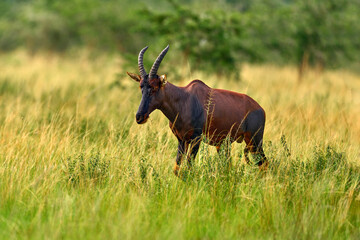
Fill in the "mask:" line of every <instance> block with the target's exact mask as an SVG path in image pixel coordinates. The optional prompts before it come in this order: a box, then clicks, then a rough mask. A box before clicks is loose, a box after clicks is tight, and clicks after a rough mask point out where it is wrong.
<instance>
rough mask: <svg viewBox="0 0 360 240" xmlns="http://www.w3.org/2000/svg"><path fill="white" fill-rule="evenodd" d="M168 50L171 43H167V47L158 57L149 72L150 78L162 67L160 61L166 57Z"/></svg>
mask: <svg viewBox="0 0 360 240" xmlns="http://www.w3.org/2000/svg"><path fill="white" fill-rule="evenodd" d="M168 50H169V45H167V47H166V48H165V49H164V50H162V52H161V53H160V54H159V56H158V57H157V58H156V60H155V62H154V64H153V65H152V67H151V70H150V73H149V75H150V79H151V78H153V77H155V76H156V73H157V71H158V69H159V67H160V63H161V61H162V60H163V58H164V57H165V55H166V53H167V51H168Z"/></svg>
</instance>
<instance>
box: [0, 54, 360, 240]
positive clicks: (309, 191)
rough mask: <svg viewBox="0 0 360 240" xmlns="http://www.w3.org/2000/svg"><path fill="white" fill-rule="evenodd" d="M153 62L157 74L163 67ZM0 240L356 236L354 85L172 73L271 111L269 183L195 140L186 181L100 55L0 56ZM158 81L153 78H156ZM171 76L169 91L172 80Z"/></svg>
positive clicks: (359, 156)
mask: <svg viewBox="0 0 360 240" xmlns="http://www.w3.org/2000/svg"><path fill="white" fill-rule="evenodd" d="M163 64H166V62H164V63H163ZM0 66H1V68H0V238H2V239H18V238H21V239H43V238H51V239H59V238H61V239H64V238H65V239H99V238H101V239H106V238H116V239H147V238H158V239H189V238H190V239H209V238H211V239H235V238H246V239H260V238H261V239H263V238H265V239H357V238H358V237H359V236H360V228H359V226H360V217H359V216H360V195H359V191H360V186H359V181H360V164H359V161H360V149H359V146H360V136H359V133H360V122H359V116H360V110H359V109H360V77H359V76H356V75H353V74H351V73H348V72H346V71H334V72H330V71H329V72H325V73H323V74H318V73H316V72H310V73H309V74H308V75H307V76H306V78H305V79H304V81H303V82H302V84H301V85H298V84H297V81H296V77H297V75H296V69H295V68H292V67H283V68H278V67H273V66H270V65H266V66H244V67H243V69H242V73H241V75H242V81H237V80H236V79H229V78H227V77H226V76H223V77H221V78H219V77H218V76H205V75H203V74H201V73H197V72H195V73H194V72H191V71H190V70H189V69H187V68H183V69H180V72H182V78H181V79H182V80H181V81H177V82H173V83H175V84H178V85H185V84H187V83H188V82H189V81H190V80H192V79H195V78H199V79H202V80H203V81H204V82H206V83H207V84H208V85H209V86H212V87H217V88H226V89H231V90H234V91H238V92H242V93H247V94H248V95H250V96H252V97H253V98H254V99H256V100H257V101H258V102H259V103H260V104H261V105H262V106H263V107H264V109H265V111H266V113H267V122H266V129H265V137H264V150H265V154H266V155H267V157H268V158H269V160H270V167H269V170H268V171H267V173H262V172H259V170H258V168H257V167H255V166H249V165H246V164H245V163H244V161H243V160H242V154H243V152H242V149H243V147H244V146H243V145H241V144H233V146H232V163H233V167H232V168H230V169H228V168H227V167H226V161H227V159H226V157H225V156H224V154H220V155H217V154H216V151H215V149H213V148H212V147H210V146H208V145H205V144H202V145H201V148H200V151H199V154H198V156H197V158H196V159H195V162H194V166H193V168H192V170H191V171H187V172H186V180H185V181H183V180H180V179H178V178H176V177H175V176H174V175H173V173H172V166H173V164H174V161H175V157H176V148H177V141H176V138H175V137H174V136H173V135H172V133H171V131H170V129H169V128H168V127H167V124H168V120H167V119H166V118H165V116H163V115H162V114H161V113H160V112H159V111H156V112H154V113H153V114H152V115H151V118H150V121H149V122H148V123H147V124H145V125H141V126H139V125H137V124H136V123H135V121H134V114H135V112H136V110H137V107H138V104H139V101H140V91H139V90H138V86H137V84H136V83H133V82H132V81H131V80H129V79H128V78H127V77H126V76H125V74H124V73H125V71H136V63H134V69H121V68H120V60H119V59H117V58H115V57H109V56H92V55H91V54H87V53H86V52H85V53H81V54H79V55H77V56H62V57H59V56H49V55H37V56H29V55H27V54H26V53H24V52H22V51H19V52H17V53H13V54H7V55H1V57H0ZM160 71H161V69H160ZM167 74H168V80H169V81H172V80H171V79H172V78H171V73H167Z"/></svg>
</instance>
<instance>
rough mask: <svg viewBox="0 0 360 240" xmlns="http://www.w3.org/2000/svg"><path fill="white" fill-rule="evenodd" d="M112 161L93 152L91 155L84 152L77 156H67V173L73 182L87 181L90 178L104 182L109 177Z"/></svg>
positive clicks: (69, 179)
mask: <svg viewBox="0 0 360 240" xmlns="http://www.w3.org/2000/svg"><path fill="white" fill-rule="evenodd" d="M109 165H110V161H109V160H107V158H106V157H103V156H101V155H100V153H99V152H96V153H95V152H92V153H91V155H90V156H85V155H84V154H83V153H82V154H79V155H77V156H72V157H67V159H66V175H67V176H68V181H69V182H71V183H72V184H79V183H82V184H84V183H87V182H88V181H89V180H92V181H95V182H98V183H103V182H104V181H106V180H107V179H108V175H109Z"/></svg>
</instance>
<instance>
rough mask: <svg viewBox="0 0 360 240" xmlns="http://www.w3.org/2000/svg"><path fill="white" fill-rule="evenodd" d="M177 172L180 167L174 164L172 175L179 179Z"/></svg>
mask: <svg viewBox="0 0 360 240" xmlns="http://www.w3.org/2000/svg"><path fill="white" fill-rule="evenodd" d="M179 172H180V166H179V165H177V164H175V166H174V174H175V176H177V177H179Z"/></svg>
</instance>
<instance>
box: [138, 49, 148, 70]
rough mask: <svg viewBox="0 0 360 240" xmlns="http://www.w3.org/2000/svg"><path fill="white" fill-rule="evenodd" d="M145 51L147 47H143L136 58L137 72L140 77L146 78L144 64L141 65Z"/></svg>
mask: <svg viewBox="0 0 360 240" xmlns="http://www.w3.org/2000/svg"><path fill="white" fill-rule="evenodd" d="M147 49H148V46H146V47H144V48H143V49H142V50H141V51H140V53H139V57H138V65H139V72H140V75H141V76H142V77H144V76H146V74H147V73H146V71H145V68H144V63H143V58H144V53H145V51H146V50H147Z"/></svg>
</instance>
